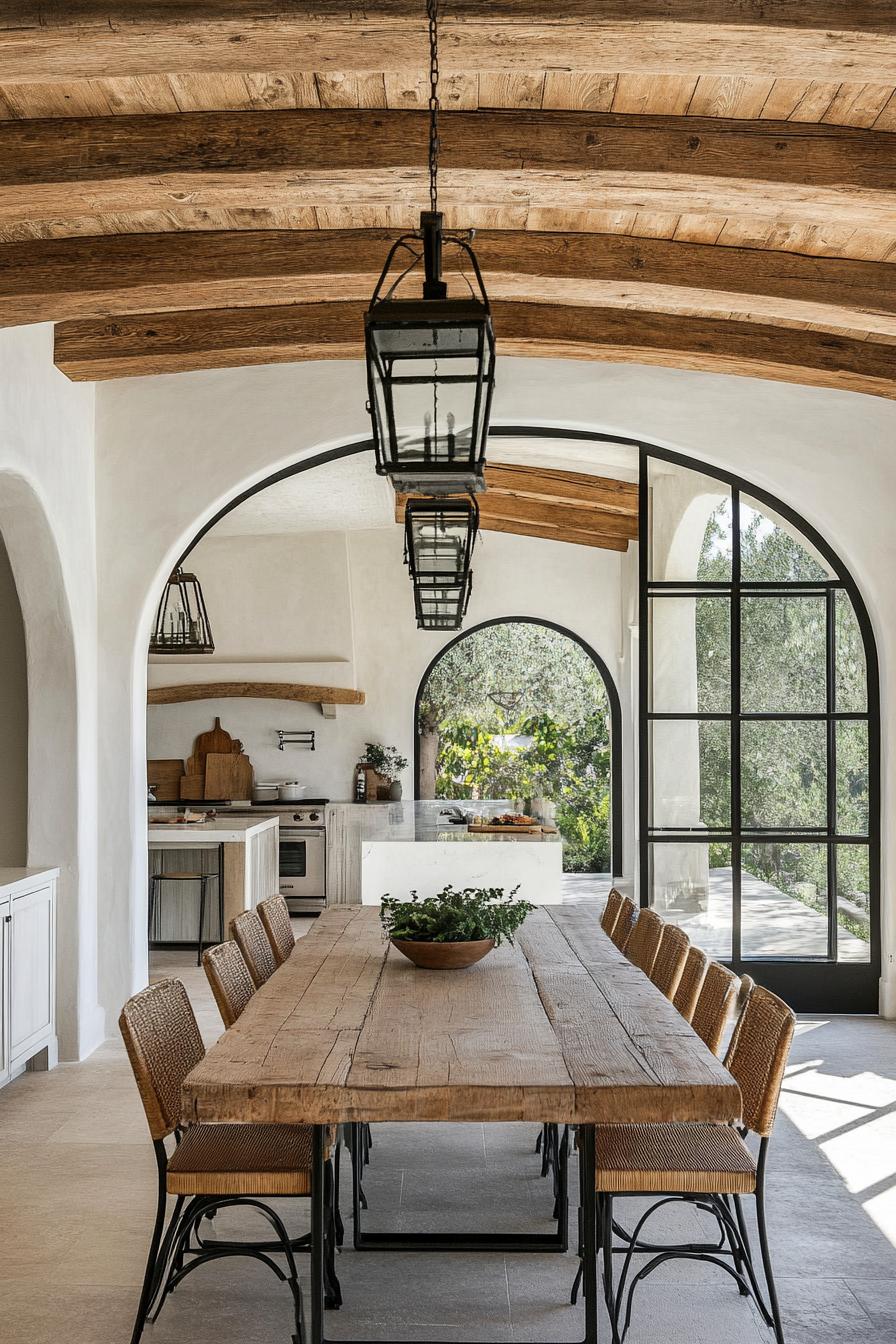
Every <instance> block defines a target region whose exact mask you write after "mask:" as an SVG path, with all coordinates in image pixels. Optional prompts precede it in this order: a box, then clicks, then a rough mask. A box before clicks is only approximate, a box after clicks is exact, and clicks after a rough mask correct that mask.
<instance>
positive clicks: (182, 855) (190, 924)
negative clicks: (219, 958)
mask: <svg viewBox="0 0 896 1344" xmlns="http://www.w3.org/2000/svg"><path fill="white" fill-rule="evenodd" d="M158 815H159V814H158V813H156V816H157V817H158ZM153 820H154V819H153V817H152V816H150V822H149V830H148V833H147V834H148V842H149V852H150V853H149V857H150V872H151V873H152V872H156V873H164V872H174V871H177V872H185V871H189V872H196V873H199V872H204V873H217V874H218V881H221V880H222V878H223V883H224V928H223V929H219V927H218V903H217V900H209V902H208V908H207V911H206V920H205V936H206V938H207V940H208V941H209V942H218V941H220V940H221V939H223V938H226V937H227V928H228V926H229V924H230V921H231V920H232V919H233V918H234V916H235V915H239V914H241V913H242V911H243V910H251V909H252V908H253V907H254V906H256V905H257V904H258V902H259V901H263V900H264V899H265V898H266V897H267V896H273V895H274V893H275V892H277V891H278V890H279V881H278V875H279V831H280V823H279V820H278V818H277V817H228V816H223V817H215V818H214V819H213V820H212V821H204V822H201V823H197V824H195V825H170V824H165V823H161V824H160V823H159V822H158V821H156V824H153ZM184 885H185V884H182V883H179V884H174V883H172V884H170V885H166V884H165V883H164V882H163V883H162V884H161V893H160V899H159V901H158V904H157V909H156V915H155V920H154V923H153V928H152V930H151V931H150V942H153V943H189V942H193V943H195V941H196V918H197V908H198V905H197V902H198V894H197V895H195V896H191V897H190V896H186V897H185V895H184V892H183V891H180V892H178V887H183V886H184ZM186 890H187V892H190V893H192V892H194V891H195V892H196V893H198V883H197V884H195V885H194V886H192V887H189V886H188V887H187V888H186ZM211 890H212V891H213V890H214V888H213V887H212V888H211ZM178 896H180V899H178Z"/></svg>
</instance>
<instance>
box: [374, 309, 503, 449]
mask: <svg viewBox="0 0 896 1344" xmlns="http://www.w3.org/2000/svg"><path fill="white" fill-rule="evenodd" d="M383 306H384V307H385V308H386V309H387V311H386V312H384V313H382V314H378V315H377V316H376V317H375V318H374V320H372V321H371V322H370V323H369V324H368V328H367V340H368V365H369V368H370V374H371V410H372V412H373V416H374V422H375V427H376V433H377V439H378V442H379V449H380V453H381V458H382V460H383V463H384V465H385V467H386V469H387V470H389V471H391V472H399V473H400V472H401V471H402V470H403V469H404V470H407V469H409V468H415V467H419V468H421V469H422V470H423V471H426V470H427V469H429V470H432V471H434V472H438V471H444V472H450V471H451V468H452V467H454V466H457V467H459V468H461V469H466V470H469V469H470V467H474V468H475V467H477V466H478V464H479V463H480V461H481V459H482V456H483V453H484V448H485V435H486V431H487V425H488V404H489V395H490V390H491V384H492V380H493V374H494V342H493V339H492V335H491V327H490V321H489V318H488V316H487V313H483V314H481V315H477V316H476V317H475V318H472V319H471V318H460V317H457V316H454V317H453V318H451V320H448V319H447V318H446V319H445V320H444V321H440V320H439V319H438V315H437V313H436V312H435V311H433V313H432V316H430V314H429V312H427V314H426V315H425V316H422V317H421V316H419V305H415V309H416V312H415V314H414V316H413V320H410V319H409V318H408V317H405V319H404V320H398V316H397V314H396V315H393V314H392V313H391V312H389V311H388V305H383ZM430 308H431V309H432V310H435V308H436V305H435V304H432V305H430Z"/></svg>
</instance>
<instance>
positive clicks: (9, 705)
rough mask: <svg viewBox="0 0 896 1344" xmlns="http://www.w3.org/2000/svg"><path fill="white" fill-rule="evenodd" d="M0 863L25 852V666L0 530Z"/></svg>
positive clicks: (14, 861)
mask: <svg viewBox="0 0 896 1344" xmlns="http://www.w3.org/2000/svg"><path fill="white" fill-rule="evenodd" d="M0 761H2V762H3V772H2V774H0V865H6V866H8V867H13V868H15V867H20V866H21V865H22V864H23V863H24V862H25V857H26V855H27V853H28V668H27V664H26V661H25V626H24V624H23V622H22V608H21V606H20V604H19V594H18V592H17V590H16V581H15V579H14V578H13V573H12V568H11V566H10V563H9V556H8V555H7V554H6V546H5V545H4V543H3V537H2V535H0Z"/></svg>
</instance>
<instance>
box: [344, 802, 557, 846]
mask: <svg viewBox="0 0 896 1344" xmlns="http://www.w3.org/2000/svg"><path fill="white" fill-rule="evenodd" d="M452 806H459V804H452V803H446V802H443V801H441V800H437V801H436V802H400V803H366V804H364V806H363V811H364V816H363V818H362V819H361V837H362V839H364V840H378V841H380V840H381V841H384V842H385V843H387V844H395V843H397V842H401V841H413V842H414V843H415V844H430V843H433V842H436V841H437V842H439V843H444V844H457V843H468V842H469V843H471V844H476V845H481V844H488V843H491V842H492V841H497V843H498V844H506V843H508V842H509V843H511V844H517V843H519V842H522V843H527V842H528V843H529V844H532V843H535V844H545V843H548V844H560V843H561V840H560V836H559V834H558V833H557V832H556V831H554V832H549V833H547V834H545V833H537V834H531V833H528V832H520V831H517V832H512V831H510V830H509V829H508V831H507V834H506V835H490V834H483V833H482V832H481V831H468V830H467V827H466V825H461V824H460V823H453V822H450V821H448V820H447V819H446V818H445V817H442V816H440V813H441V812H442V810H443V809H444V808H445V807H452ZM358 807H359V809H361V804H358ZM461 810H462V811H464V812H466V814H467V816H468V817H469V818H470V819H472V818H473V817H476V816H481V817H489V816H497V815H498V814H499V813H501V812H509V811H512V808H511V807H510V805H509V804H508V803H474V804H466V805H465V806H464V807H462V808H461Z"/></svg>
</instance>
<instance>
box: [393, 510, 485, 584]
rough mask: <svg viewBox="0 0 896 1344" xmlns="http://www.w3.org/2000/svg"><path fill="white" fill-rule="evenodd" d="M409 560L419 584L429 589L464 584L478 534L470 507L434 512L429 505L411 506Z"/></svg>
mask: <svg viewBox="0 0 896 1344" xmlns="http://www.w3.org/2000/svg"><path fill="white" fill-rule="evenodd" d="M406 516H407V522H408V538H407V540H408V560H409V564H410V568H411V574H412V576H413V578H414V581H415V582H416V583H420V584H425V585H427V586H429V587H432V586H436V587H444V586H445V585H446V584H451V585H454V584H462V583H463V582H464V580H465V579H466V576H467V570H468V569H469V565H470V558H471V553H472V543H473V538H474V536H475V530H476V514H475V512H474V510H473V508H472V506H470V505H463V506H460V507H458V508H451V507H450V506H447V505H446V506H439V507H438V508H433V507H432V505H431V504H430V503H429V501H426V502H424V503H423V504H419V503H417V502H416V501H413V500H412V501H409V503H408V505H407V515H406Z"/></svg>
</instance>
